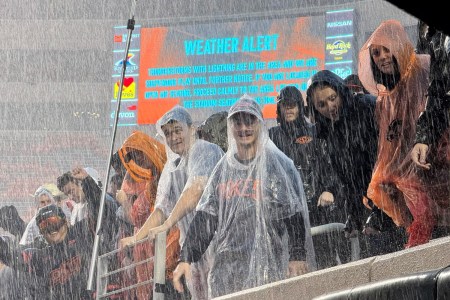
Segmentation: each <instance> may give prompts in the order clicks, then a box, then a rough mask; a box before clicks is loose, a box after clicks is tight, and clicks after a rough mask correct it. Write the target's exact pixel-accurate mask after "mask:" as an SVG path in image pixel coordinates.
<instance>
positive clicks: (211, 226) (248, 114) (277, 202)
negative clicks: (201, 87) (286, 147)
mask: <svg viewBox="0 0 450 300" xmlns="http://www.w3.org/2000/svg"><path fill="white" fill-rule="evenodd" d="M227 122H228V151H227V153H226V155H225V156H224V157H223V158H222V159H221V160H220V162H219V163H218V164H217V166H216V168H215V169H214V171H213V173H212V174H211V177H210V179H209V181H208V184H207V186H206V188H205V191H204V192H203V195H202V198H201V200H200V202H199V204H198V206H197V214H196V215H195V217H194V220H193V221H192V223H191V226H190V227H189V231H188V234H187V237H186V241H185V243H184V244H183V246H182V252H181V262H180V263H179V264H178V266H177V268H176V269H175V271H174V284H175V287H176V288H177V290H179V291H182V287H181V285H180V281H179V280H180V278H181V277H182V276H183V275H187V276H188V275H189V268H190V266H192V264H193V263H194V262H196V261H198V260H199V259H200V257H201V255H202V254H203V253H204V252H205V250H206V249H207V248H208V245H210V243H211V241H212V240H213V239H214V245H215V252H214V263H213V265H212V267H211V271H210V276H209V287H210V291H211V297H218V296H221V295H225V294H230V293H233V292H238V291H241V290H244V289H248V288H252V287H256V286H260V285H263V284H266V283H270V282H274V281H277V280H282V279H285V278H286V276H287V274H288V271H289V276H296V275H301V274H304V273H306V272H308V271H310V270H315V267H316V264H315V257H314V249H313V245H312V238H311V234H310V225H309V217H308V208H307V205H306V199H305V194H304V191H303V187H302V181H301V178H300V175H299V173H298V172H297V170H296V168H295V166H294V164H293V163H292V160H291V159H289V158H288V157H287V156H286V155H285V154H284V153H282V152H281V151H280V150H279V149H278V148H277V147H276V146H275V145H274V144H273V142H272V141H271V140H270V139H269V136H268V132H267V128H266V127H265V125H264V121H263V116H262V112H261V108H260V107H259V106H258V104H257V103H256V101H255V100H253V99H252V98H251V97H250V96H248V95H244V96H242V97H241V98H240V99H239V100H238V101H237V102H236V103H235V104H234V105H233V106H232V107H231V108H230V110H229V113H228V121H227Z"/></svg>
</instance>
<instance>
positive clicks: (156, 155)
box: [118, 131, 180, 299]
mask: <svg viewBox="0 0 450 300" xmlns="http://www.w3.org/2000/svg"><path fill="white" fill-rule="evenodd" d="M127 149H136V150H140V151H142V152H143V153H144V155H146V156H147V158H148V159H149V160H150V161H151V163H152V164H153V165H154V167H155V169H156V172H157V174H152V170H150V169H147V168H143V167H141V166H139V165H138V164H136V162H135V161H134V160H129V161H128V162H125V159H124V157H125V156H126V155H127V153H128V152H127ZM118 152H119V157H120V159H121V161H122V163H123V165H124V167H125V168H126V170H127V175H126V176H125V178H124V181H123V183H122V188H121V189H122V190H123V191H124V192H125V193H126V194H127V195H136V196H137V198H136V200H135V201H134V202H133V205H132V209H131V211H130V215H129V218H130V220H131V221H132V222H133V224H134V226H135V232H136V231H137V230H139V228H141V227H142V225H143V224H144V223H145V221H146V220H147V218H148V217H149V216H150V214H151V212H153V209H154V205H155V198H156V188H157V185H158V180H159V176H160V175H161V172H162V169H163V167H164V164H165V163H166V160H167V158H166V151H165V147H164V145H163V144H161V143H160V142H158V141H157V140H155V139H153V138H151V137H150V136H148V135H147V134H145V133H143V132H141V131H135V132H133V133H132V134H131V135H130V136H129V137H128V138H127V139H126V140H125V142H124V143H123V145H122V147H121V148H120V149H119V151H118ZM179 236H180V232H179V230H178V228H176V227H175V228H173V229H172V230H171V231H170V232H169V233H168V236H167V250H166V252H167V253H166V270H167V271H166V274H167V276H168V277H169V278H171V276H172V272H173V270H174V269H175V267H176V264H177V260H178V256H179V251H180V246H179V242H178V240H179ZM133 256H134V262H135V263H136V262H138V261H142V260H144V259H147V258H149V257H152V256H153V245H152V243H151V242H144V243H140V244H138V245H136V246H135V247H134V249H133ZM136 276H137V281H138V282H143V281H146V280H149V279H150V278H151V277H152V276H153V263H146V264H142V265H139V266H137V267H136ZM151 289H152V286H151V285H146V286H142V287H139V288H138V289H137V296H138V299H149V297H151Z"/></svg>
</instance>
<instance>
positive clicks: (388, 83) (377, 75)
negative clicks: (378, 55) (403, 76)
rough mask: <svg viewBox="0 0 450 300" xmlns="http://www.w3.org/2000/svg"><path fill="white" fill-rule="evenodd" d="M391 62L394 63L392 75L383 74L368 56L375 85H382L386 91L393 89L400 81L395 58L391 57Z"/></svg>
mask: <svg viewBox="0 0 450 300" xmlns="http://www.w3.org/2000/svg"><path fill="white" fill-rule="evenodd" d="M392 60H393V62H394V74H385V73H383V72H381V70H380V69H378V66H377V65H376V64H375V61H374V60H373V58H372V55H370V66H371V68H372V74H373V78H374V79H375V82H376V83H379V84H382V85H384V86H385V87H386V89H387V90H388V91H391V90H393V89H394V88H395V86H396V85H397V83H398V82H399V81H400V71H399V68H398V62H397V58H395V56H392Z"/></svg>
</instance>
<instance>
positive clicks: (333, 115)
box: [312, 86, 342, 122]
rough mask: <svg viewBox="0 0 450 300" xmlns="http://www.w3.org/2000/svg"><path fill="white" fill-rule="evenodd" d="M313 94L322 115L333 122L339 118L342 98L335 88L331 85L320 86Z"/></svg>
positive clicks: (315, 104) (316, 106)
mask: <svg viewBox="0 0 450 300" xmlns="http://www.w3.org/2000/svg"><path fill="white" fill-rule="evenodd" d="M312 96H313V103H314V107H315V109H316V110H317V111H318V112H319V113H320V114H321V115H323V116H324V117H326V118H328V119H330V120H332V121H333V122H335V121H337V120H339V114H340V110H341V107H342V99H341V97H340V96H339V94H338V93H337V92H336V91H335V90H334V89H332V88H331V87H329V86H323V87H319V86H318V87H316V89H315V90H314V93H313V95H312Z"/></svg>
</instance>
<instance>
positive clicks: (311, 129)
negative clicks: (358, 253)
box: [269, 86, 350, 269]
mask: <svg viewBox="0 0 450 300" xmlns="http://www.w3.org/2000/svg"><path fill="white" fill-rule="evenodd" d="M276 102H277V123H278V125H277V126H275V127H272V128H270V129H269V137H270V139H271V140H272V141H273V143H274V144H275V145H276V146H277V147H278V148H279V149H280V150H281V151H282V152H283V153H284V154H286V155H287V156H288V157H289V158H291V159H292V160H293V162H294V165H295V167H296V168H297V170H298V172H299V173H300V177H301V178H302V182H303V188H304V190H305V195H306V199H307V202H308V208H309V217H310V222H311V226H317V225H323V224H327V223H335V222H338V223H345V221H346V219H345V218H346V214H345V205H344V203H343V199H342V197H338V196H337V195H336V192H335V193H334V194H335V195H336V197H334V195H333V194H332V193H331V192H330V191H331V190H332V187H333V186H339V185H338V184H337V181H338V179H337V176H336V175H335V174H333V172H332V169H331V168H330V167H331V165H330V162H329V160H330V158H329V156H328V153H327V149H326V142H325V140H323V139H318V138H317V137H316V127H315V125H314V124H312V123H310V122H309V121H307V119H306V116H305V107H304V106H305V104H304V101H303V96H302V94H301V92H300V91H299V90H298V89H297V88H296V87H295V86H286V87H284V88H282V89H281V90H280V93H279V94H278V96H277V98H276ZM335 200H336V201H335ZM313 239H314V247H315V250H316V251H315V252H316V255H317V264H318V268H320V269H322V268H325V267H330V266H334V265H337V264H338V263H339V262H338V261H337V259H336V251H338V252H339V260H340V261H341V262H342V261H343V262H346V261H347V260H349V259H350V242H349V241H347V240H346V239H345V238H344V237H343V236H342V237H341V233H330V234H324V235H319V236H315V237H313ZM333 244H336V245H333Z"/></svg>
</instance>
